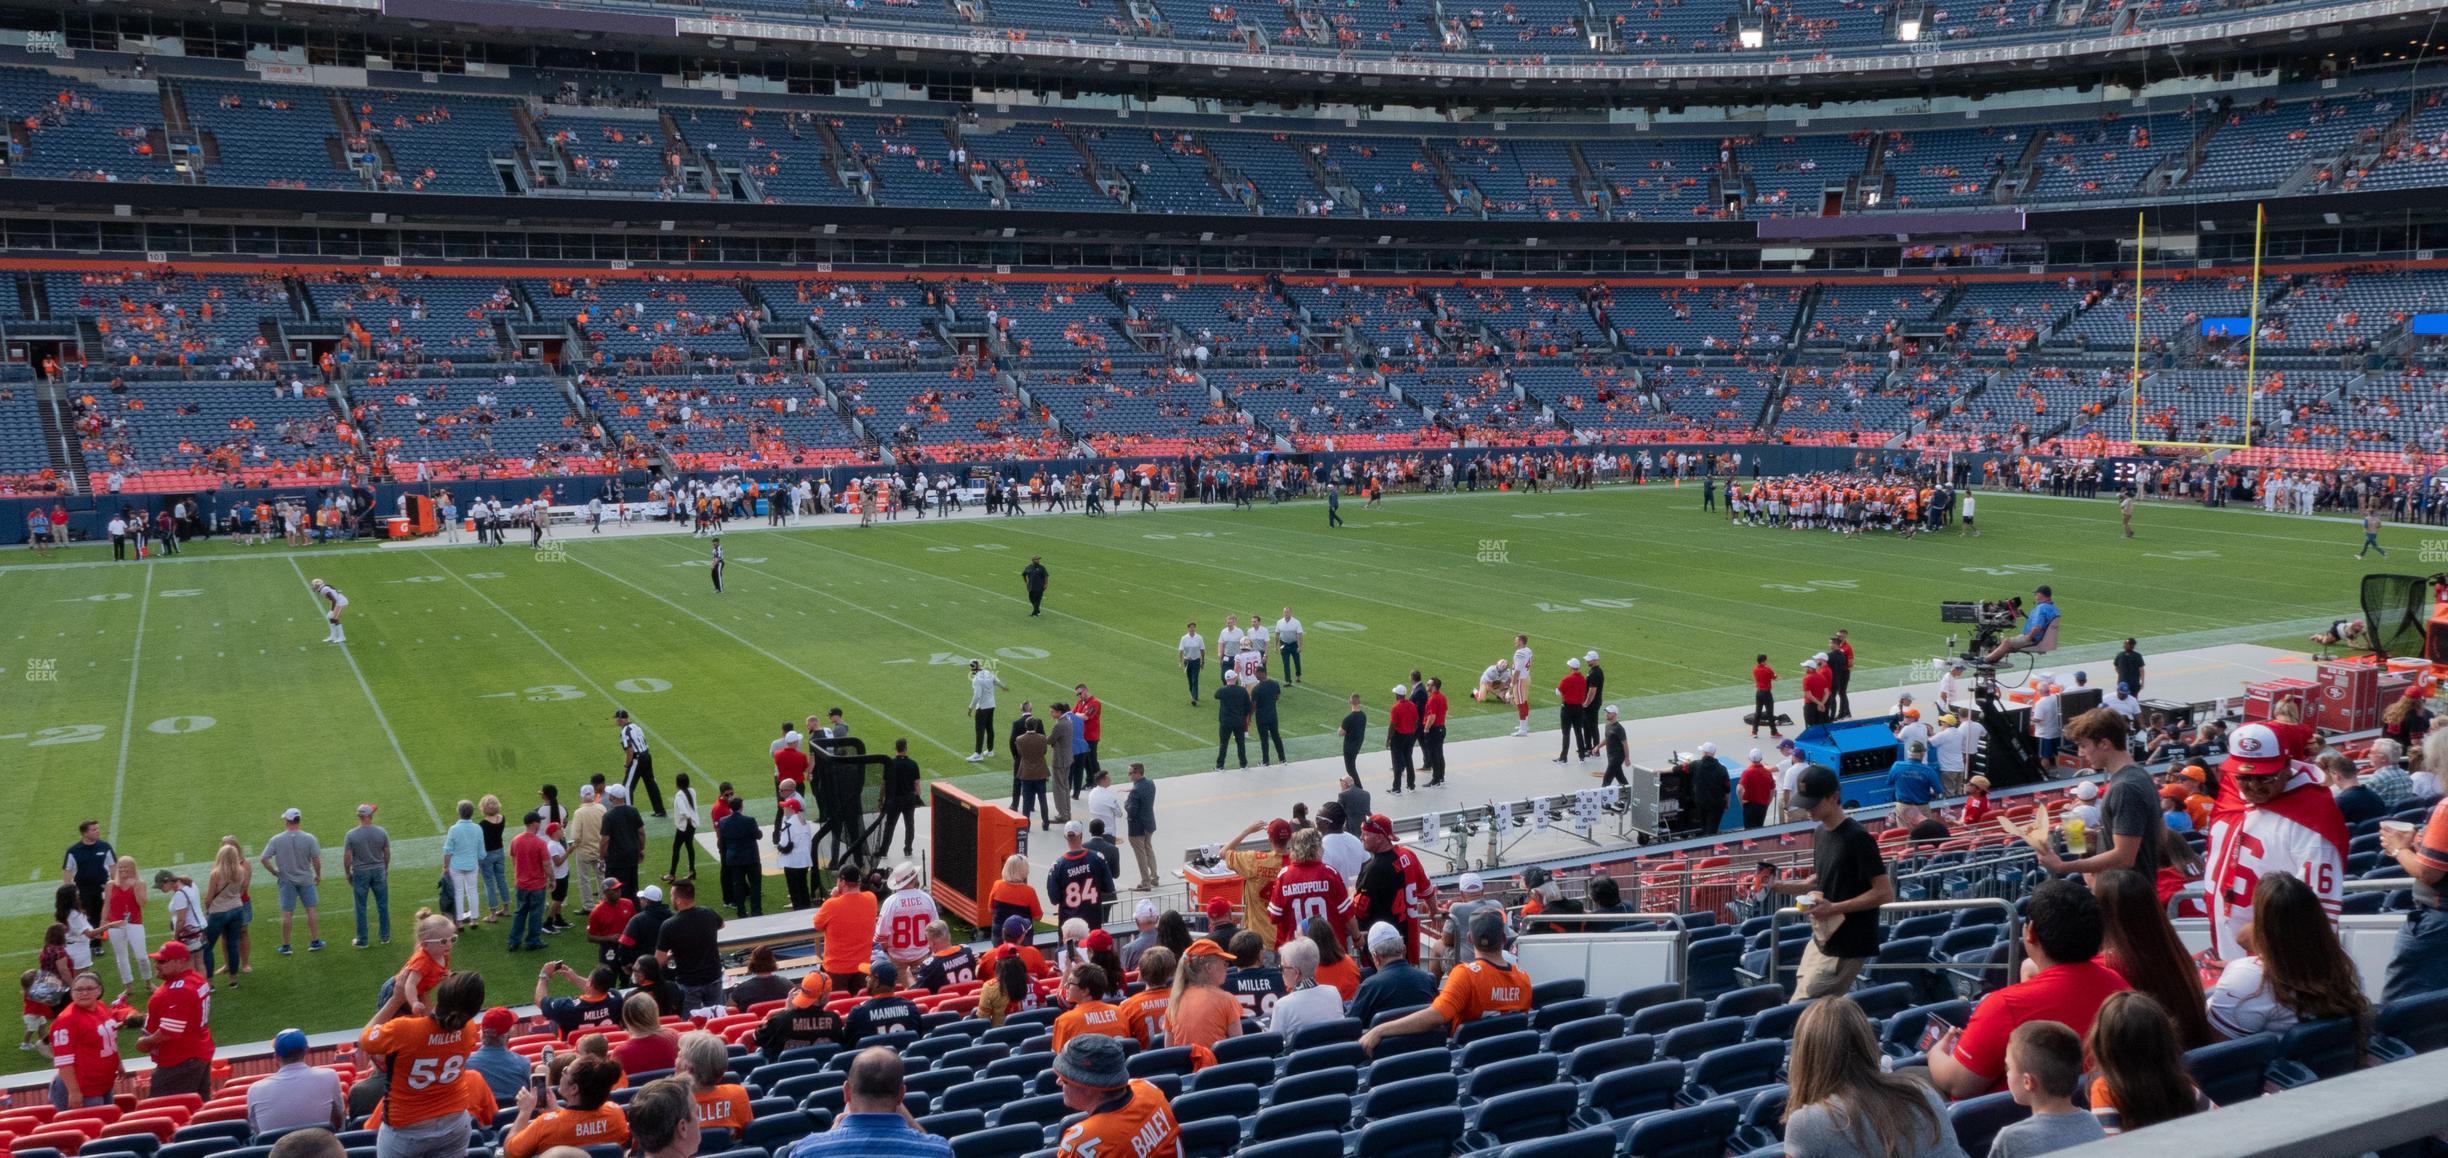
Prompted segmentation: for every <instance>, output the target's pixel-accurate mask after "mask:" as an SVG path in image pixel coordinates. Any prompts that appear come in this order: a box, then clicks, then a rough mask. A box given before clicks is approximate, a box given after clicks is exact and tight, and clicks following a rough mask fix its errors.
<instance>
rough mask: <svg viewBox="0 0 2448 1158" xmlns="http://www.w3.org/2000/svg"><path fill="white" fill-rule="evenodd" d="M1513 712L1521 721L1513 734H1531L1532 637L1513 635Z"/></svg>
mask: <svg viewBox="0 0 2448 1158" xmlns="http://www.w3.org/2000/svg"><path fill="white" fill-rule="evenodd" d="M1513 712H1514V718H1515V719H1517V720H1519V721H1521V722H1520V723H1518V724H1515V725H1514V726H1513V734H1514V735H1516V736H1527V735H1529V734H1530V637H1529V636H1527V635H1516V636H1514V637H1513Z"/></svg>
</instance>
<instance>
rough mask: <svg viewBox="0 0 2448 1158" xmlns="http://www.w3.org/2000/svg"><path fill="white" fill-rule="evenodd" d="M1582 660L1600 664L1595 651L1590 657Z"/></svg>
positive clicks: (1586, 656) (1587, 656) (1584, 657)
mask: <svg viewBox="0 0 2448 1158" xmlns="http://www.w3.org/2000/svg"><path fill="white" fill-rule="evenodd" d="M1581 658H1583V659H1585V660H1588V661H1590V662H1591V663H1596V662H1598V653H1597V652H1594V651H1593V652H1591V653H1589V654H1588V655H1585V656H1582V657H1581Z"/></svg>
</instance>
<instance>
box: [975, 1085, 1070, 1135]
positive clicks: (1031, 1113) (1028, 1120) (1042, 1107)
mask: <svg viewBox="0 0 2448 1158" xmlns="http://www.w3.org/2000/svg"><path fill="white" fill-rule="evenodd" d="M1069 1112H1070V1110H1069V1109H1067V1108H1066V1107H1065V1106H1064V1105H1063V1097H1062V1095H1061V1094H1041V1095H1039V1096H1037V1097H1034V1098H1022V1099H1020V1100H1019V1101H1017V1102H1012V1103H1009V1104H1007V1105H1005V1106H1004V1107H1003V1108H1002V1109H999V1110H996V1111H995V1112H994V1124H995V1128H996V1129H998V1130H999V1129H1001V1128H1003V1127H1005V1126H1017V1125H1023V1124H1027V1125H1032V1126H1035V1127H1037V1129H1038V1131H1039V1132H1040V1133H1043V1132H1044V1129H1045V1127H1047V1126H1051V1125H1053V1124H1054V1123H1056V1122H1059V1121H1062V1119H1063V1115H1064V1114H1067V1113H1069Z"/></svg>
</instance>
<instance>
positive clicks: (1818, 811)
mask: <svg viewBox="0 0 2448 1158" xmlns="http://www.w3.org/2000/svg"><path fill="white" fill-rule="evenodd" d="M1842 790H1843V786H1842V785H1841V784H1839V783H1838V782H1837V779H1836V773H1834V772H1832V771H1829V770H1828V769H1827V768H1826V767H1824V766H1822V765H1818V764H1812V765H1810V766H1809V767H1806V768H1804V769H1803V770H1802V775H1801V776H1799V777H1797V778H1796V779H1795V781H1794V793H1793V798H1794V802H1795V804H1796V805H1797V806H1798V807H1800V808H1801V809H1802V811H1804V812H1806V813H1808V814H1810V818H1811V819H1812V820H1816V821H1818V822H1819V839H1818V841H1817V847H1816V848H1815V849H1814V850H1813V853H1812V864H1813V867H1814V868H1815V869H1816V870H1817V871H1816V872H1815V873H1814V875H1813V877H1812V879H1810V880H1807V881H1776V882H1774V883H1771V884H1769V886H1768V887H1769V888H1770V889H1771V890H1773V891H1774V892H1777V893H1779V894H1782V895H1784V896H1788V897H1803V898H1805V899H1809V900H1811V901H1812V903H1811V904H1809V905H1807V906H1805V909H1806V911H1807V912H1808V913H1809V914H1810V924H1811V943H1810V944H1809V945H1808V946H1807V947H1805V948H1804V949H1803V950H1802V965H1801V968H1800V969H1799V970H1798V971H1796V973H1795V978H1794V1000H1796V1001H1808V1000H1811V999H1813V998H1818V997H1830V996H1836V995H1839V994H1842V993H1844V992H1845V991H1846V990H1848V989H1851V988H1852V987H1853V982H1854V980H1855V979H1857V978H1859V977H1860V976H1861V972H1862V967H1863V966H1864V965H1867V964H1869V963H1870V959H1871V958H1873V957H1876V956H1878V950H1879V924H1878V910H1879V906H1880V905H1883V904H1886V903H1887V902H1889V901H1892V900H1894V899H1895V882H1893V881H1892V880H1890V879H1888V876H1887V862H1886V861H1885V860H1884V859H1882V858H1881V857H1880V856H1879V850H1878V841H1877V840H1876V839H1874V838H1873V837H1871V835H1870V833H1869V832H1868V831H1867V830H1865V829H1864V828H1862V826H1861V822H1860V821H1857V820H1855V819H1853V818H1852V817H1851V816H1848V815H1846V814H1845V810H1844V801H1842V800H1841V799H1839V798H1838V797H1839V795H1840V794H1841V792H1842ZM1814 893H1815V894H1817V896H1816V898H1812V897H1811V894H1814Z"/></svg>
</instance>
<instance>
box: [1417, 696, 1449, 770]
mask: <svg viewBox="0 0 2448 1158" xmlns="http://www.w3.org/2000/svg"><path fill="white" fill-rule="evenodd" d="M1445 711H1446V709H1445V681H1443V680H1440V679H1433V678H1432V679H1430V680H1429V681H1428V702H1427V703H1425V704H1422V705H1420V763H1422V764H1426V765H1427V766H1428V786H1429V787H1430V788H1434V787H1436V786H1437V785H1439V784H1443V783H1444V782H1445Z"/></svg>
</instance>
